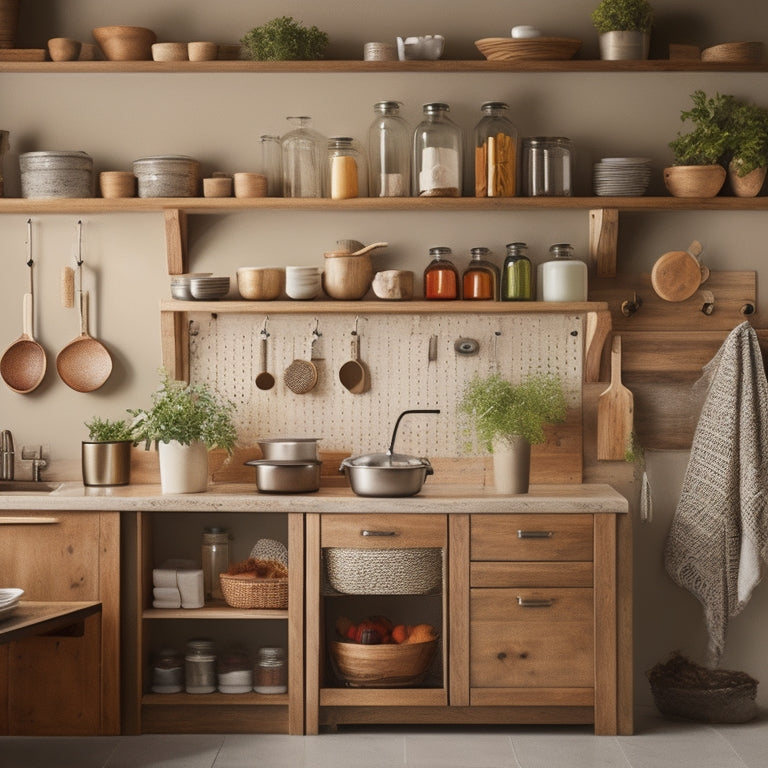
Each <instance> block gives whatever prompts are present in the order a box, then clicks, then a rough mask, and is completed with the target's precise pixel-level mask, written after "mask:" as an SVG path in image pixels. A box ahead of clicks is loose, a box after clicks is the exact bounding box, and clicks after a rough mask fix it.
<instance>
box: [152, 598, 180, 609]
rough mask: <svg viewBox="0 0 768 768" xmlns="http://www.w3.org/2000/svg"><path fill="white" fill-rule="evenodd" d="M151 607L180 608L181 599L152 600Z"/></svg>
mask: <svg viewBox="0 0 768 768" xmlns="http://www.w3.org/2000/svg"><path fill="white" fill-rule="evenodd" d="M152 607H153V608H181V599H178V600H153V601H152Z"/></svg>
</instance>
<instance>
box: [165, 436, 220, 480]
mask: <svg viewBox="0 0 768 768" xmlns="http://www.w3.org/2000/svg"><path fill="white" fill-rule="evenodd" d="M157 449H158V452H159V454H160V485H161V486H162V491H163V493H202V492H203V491H205V489H206V488H207V487H208V449H207V448H206V447H205V444H204V443H201V442H199V441H198V442H194V443H192V444H191V445H184V444H183V443H179V442H177V441H176V440H171V442H170V443H159V444H158V446H157Z"/></svg>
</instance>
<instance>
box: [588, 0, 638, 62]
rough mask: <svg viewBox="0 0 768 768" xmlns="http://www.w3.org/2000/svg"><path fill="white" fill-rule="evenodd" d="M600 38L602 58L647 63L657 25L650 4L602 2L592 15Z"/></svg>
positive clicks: (623, 0)
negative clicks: (653, 30) (641, 60)
mask: <svg viewBox="0 0 768 768" xmlns="http://www.w3.org/2000/svg"><path fill="white" fill-rule="evenodd" d="M592 23H593V24H594V26H595V29H596V30H597V31H598V33H599V35H600V58H601V59H606V60H618V59H647V58H648V47H649V44H650V39H651V27H652V25H653V8H652V6H651V4H650V3H649V2H648V0H601V2H600V4H599V5H598V6H597V8H595V10H594V11H592Z"/></svg>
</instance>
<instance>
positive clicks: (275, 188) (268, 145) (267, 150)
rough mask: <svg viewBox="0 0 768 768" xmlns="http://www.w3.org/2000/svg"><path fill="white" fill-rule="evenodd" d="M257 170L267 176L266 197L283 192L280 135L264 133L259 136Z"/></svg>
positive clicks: (279, 194)
mask: <svg viewBox="0 0 768 768" xmlns="http://www.w3.org/2000/svg"><path fill="white" fill-rule="evenodd" d="M259 141H260V146H259V149H260V154H261V157H260V159H259V171H260V173H263V174H264V175H265V176H266V177H267V197H280V196H281V195H282V194H283V158H282V154H283V150H282V147H281V146H280V137H279V136H271V135H269V134H264V135H263V136H261V137H259Z"/></svg>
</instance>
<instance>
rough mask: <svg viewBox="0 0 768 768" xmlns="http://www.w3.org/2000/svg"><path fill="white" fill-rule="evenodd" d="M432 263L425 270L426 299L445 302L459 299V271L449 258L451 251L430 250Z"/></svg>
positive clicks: (447, 249)
mask: <svg viewBox="0 0 768 768" xmlns="http://www.w3.org/2000/svg"><path fill="white" fill-rule="evenodd" d="M429 255H430V256H431V257H432V261H430V262H429V264H428V265H427V268H426V269H425V270H424V298H425V299H441V300H443V301H445V300H450V299H458V298H459V271H458V270H457V269H456V267H455V266H454V265H453V262H452V261H451V260H450V259H449V258H448V257H449V256H450V255H451V249H450V248H446V247H444V246H436V247H435V248H430V249H429Z"/></svg>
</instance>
